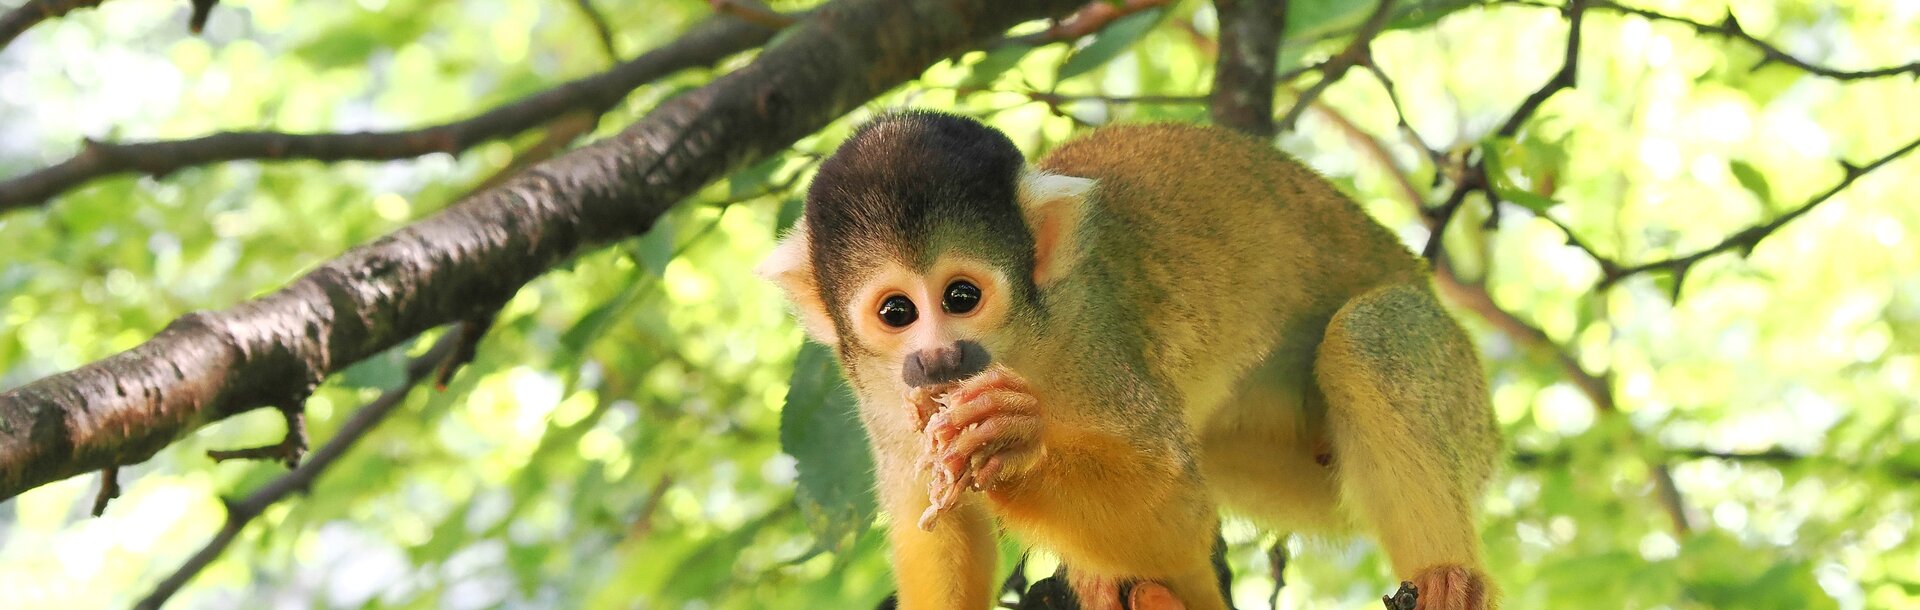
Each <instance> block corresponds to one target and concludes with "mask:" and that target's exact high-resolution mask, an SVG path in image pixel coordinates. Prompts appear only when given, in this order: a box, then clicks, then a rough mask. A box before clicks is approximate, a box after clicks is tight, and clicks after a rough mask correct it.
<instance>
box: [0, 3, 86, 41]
mask: <svg viewBox="0 0 1920 610" xmlns="http://www.w3.org/2000/svg"><path fill="white" fill-rule="evenodd" d="M105 1H106V0H27V3H26V4H22V5H20V6H18V7H15V8H14V9H13V10H10V11H7V13H6V14H5V15H0V49H5V48H7V45H8V44H11V43H12V42H13V39H15V38H19V37H20V35H21V34H23V33H26V31H27V30H28V29H29V28H32V27H33V26H35V25H39V24H40V22H42V21H46V20H48V19H52V18H55V17H59V16H61V15H65V14H67V13H71V12H73V11H76V10H80V9H83V8H90V7H95V6H100V3H102V2H105Z"/></svg>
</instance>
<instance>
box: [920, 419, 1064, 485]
mask: <svg viewBox="0 0 1920 610" xmlns="http://www.w3.org/2000/svg"><path fill="white" fill-rule="evenodd" d="M1039 436H1040V418H1038V417H1033V416H1030V415H1029V416H1014V415H1006V416H1001V417H995V418H992V419H988V420H986V421H983V422H980V423H979V424H976V425H974V426H972V427H969V428H967V429H966V430H964V431H962V432H961V433H960V435H959V436H955V437H954V438H953V441H952V442H950V443H948V444H947V448H946V451H943V452H941V453H940V454H939V457H938V458H936V459H937V460H938V465H939V467H941V468H944V469H946V470H947V471H948V472H953V473H956V474H958V473H965V472H971V471H972V470H973V468H972V466H973V465H974V464H975V461H974V460H975V458H976V457H992V456H993V455H995V454H999V453H1001V452H1003V451H1007V450H1008V449H1009V448H1014V447H1027V446H1031V445H1032V444H1033V443H1035V442H1036V441H1037V440H1038V439H1039ZM955 478H956V479H957V478H958V477H955ZM976 478H977V477H976Z"/></svg>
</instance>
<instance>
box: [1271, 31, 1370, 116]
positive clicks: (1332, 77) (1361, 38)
mask: <svg viewBox="0 0 1920 610" xmlns="http://www.w3.org/2000/svg"><path fill="white" fill-rule="evenodd" d="M1391 16H1393V0H1380V4H1379V5H1377V6H1375V7H1374V8H1373V14H1371V15H1368V16H1367V21H1366V23H1363V24H1361V25H1360V29H1359V30H1358V31H1356V32H1354V34H1353V42H1351V43H1348V44H1347V48H1346V50H1344V51H1341V52H1339V53H1338V54H1335V55H1334V56H1333V57H1329V58H1327V61H1325V62H1322V63H1321V65H1320V66H1319V71H1320V80H1319V81H1317V82H1315V83H1313V85H1312V86H1309V87H1307V90H1306V91H1303V92H1301V93H1300V99H1298V100H1295V101H1294V102H1293V107H1292V108H1289V109H1287V114H1286V115H1285V116H1282V117H1280V120H1279V121H1278V122H1276V123H1275V126H1276V127H1277V128H1278V129H1279V130H1280V131H1282V132H1285V131H1289V130H1292V129H1293V123H1294V121H1297V120H1299V119H1300V114H1301V113H1303V112H1306V111H1307V106H1308V105H1310V104H1312V103H1313V100H1315V99H1318V98H1319V97H1320V94H1321V93H1323V92H1325V91H1326V90H1327V88H1328V87H1332V86H1333V84H1334V83H1336V82H1339V81H1340V79H1341V78H1343V77H1345V76H1346V75H1347V70H1348V69H1351V68H1353V67H1354V66H1357V65H1360V64H1361V63H1364V62H1366V61H1368V59H1367V58H1368V56H1369V55H1371V53H1372V51H1371V48H1372V45H1373V37H1375V36H1378V35H1380V30H1381V28H1384V27H1386V26H1387V18H1388V17H1391ZM1289 80H1292V79H1290V78H1289V79H1283V80H1282V82H1286V81H1289Z"/></svg>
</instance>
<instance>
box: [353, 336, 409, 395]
mask: <svg viewBox="0 0 1920 610" xmlns="http://www.w3.org/2000/svg"><path fill="white" fill-rule="evenodd" d="M404 352H406V348H405V347H404V346H403V347H399V348H392V349H388V350H387V351H384V352H380V353H379V354H377V355H375V356H373V357H371V358H368V359H366V360H361V361H359V362H356V363H354V365H353V366H350V367H347V370H345V371H341V372H340V385H344V386H347V387H350V388H372V389H375V390H387V389H392V388H395V387H399V385H400V384H401V383H402V382H405V381H406V380H407V356H406V354H405V353H404Z"/></svg>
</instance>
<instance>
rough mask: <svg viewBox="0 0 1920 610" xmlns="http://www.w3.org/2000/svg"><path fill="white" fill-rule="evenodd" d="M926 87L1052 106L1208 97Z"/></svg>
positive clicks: (1186, 101) (1201, 101)
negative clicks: (1011, 97) (1004, 95)
mask: <svg viewBox="0 0 1920 610" xmlns="http://www.w3.org/2000/svg"><path fill="white" fill-rule="evenodd" d="M925 88H926V89H944V90H949V91H953V92H954V93H955V94H957V95H975V94H982V93H1010V94H1013V95H1019V96H1023V97H1025V98H1027V101H1029V102H1038V103H1042V104H1047V105H1050V106H1059V105H1065V104H1073V103H1080V102H1100V103H1105V104H1166V105H1183V104H1205V103H1207V99H1208V98H1207V97H1206V96H1202V95H1093V94H1066V93H1050V92H1046V91H1038V90H1034V89H984V88H977V87H948V86H943V85H929V86H927V87H925Z"/></svg>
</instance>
